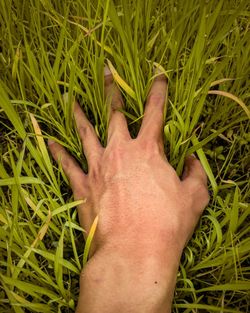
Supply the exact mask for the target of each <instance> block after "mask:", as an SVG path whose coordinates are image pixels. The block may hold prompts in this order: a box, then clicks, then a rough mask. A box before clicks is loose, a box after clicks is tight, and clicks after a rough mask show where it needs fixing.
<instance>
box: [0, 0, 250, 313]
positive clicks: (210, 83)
mask: <svg viewBox="0 0 250 313" xmlns="http://www.w3.org/2000/svg"><path fill="white" fill-rule="evenodd" d="M249 17H250V4H249V1H246V0H242V1H240V0H224V1H221V0H210V1H205V0H201V1H195V0H188V1H187V0H177V1H174V0H154V1H153V0H137V1H136V0H131V1H127V0H117V1H113V0H65V1H59V0H58V1H56V0H23V1H19V0H8V1H5V0H0V312H6V313H7V312H16V313H22V312H44V313H45V312H74V308H75V306H76V301H77V297H78V291H79V288H78V275H79V273H80V270H81V268H82V265H83V253H84V242H83V237H82V232H83V229H81V228H80V227H79V224H78V220H77V214H76V206H77V204H78V203H77V202H74V199H73V198H72V194H71V190H70V188H69V184H68V181H67V179H66V177H65V175H64V174H63V173H62V169H61V168H60V166H59V167H58V166H57V165H56V164H55V163H54V162H53V161H52V158H51V156H50V155H49V153H48V150H47V146H46V140H47V139H48V138H52V139H54V140H57V141H58V142H60V143H61V144H63V145H64V146H65V147H66V148H67V149H68V150H69V151H70V152H71V153H72V155H74V156H75V158H76V159H77V160H78V161H79V162H81V164H82V167H83V168H84V169H85V170H87V164H86V162H85V161H83V155H82V152H81V151H82V148H81V143H80V140H79V137H78V135H77V132H76V128H75V125H74V121H73V118H72V99H73V97H76V98H77V99H78V100H79V102H80V104H81V105H82V107H83V108H84V109H85V112H86V113H87V115H88V117H89V118H90V120H91V121H92V122H93V124H94V125H95V129H96V132H97V133H98V135H99V137H100V140H101V141H102V143H103V144H104V145H105V141H106V129H107V112H108V110H107V107H106V106H105V99H104V92H103V67H104V64H105V63H109V65H110V67H111V69H112V72H113V74H114V77H115V80H116V82H117V84H118V85H119V87H120V89H121V91H122V93H123V96H124V99H125V101H126V105H125V109H124V110H125V112H124V113H125V114H126V116H127V120H128V123H129V128H130V131H131V134H132V135H133V136H136V134H137V132H138V129H139V127H140V121H141V118H142V116H143V108H144V102H145V99H146V96H147V92H148V90H149V87H150V84H151V82H152V78H153V68H154V65H155V64H159V65H160V66H162V68H163V69H164V71H165V73H166V75H167V77H168V82H169V98H168V109H167V114H166V120H165V127H164V136H165V146H166V154H167V156H168V158H169V160H170V163H171V164H172V165H173V166H174V167H175V168H176V170H177V172H178V173H179V174H181V172H182V168H183V161H184V157H185V156H186V155H187V154H190V153H193V152H197V154H198V156H199V158H200V160H201V162H202V164H203V166H204V168H205V169H206V172H207V175H208V177H209V189H210V191H211V201H210V204H209V206H208V207H207V209H206V210H205V212H204V215H203V216H202V218H201V220H200V223H199V225H198V227H197V229H196V232H195V234H194V235H193V237H192V239H191V240H190V242H189V244H188V246H187V247H186V249H185V251H184V253H183V256H182V262H181V266H180V270H179V273H178V281H177V286H176V291H175V299H174V306H173V312H175V313H177V312H185V313H188V312H192V313H193V312H201V313H202V312H220V313H227V312H228V313H229V312H235V313H236V312H237V313H239V312H245V313H246V312H250V259H249V250H250V236H249V235H250V206H249V195H250V192H249V172H250V171H249V169H250V167H249V164H250V151H249V141H250V134H249V118H250V112H249V106H248V105H249V97H250V92H249V77H250V44H249V43H250V31H249V30H250V19H249ZM65 92H68V99H65V97H63V96H62V95H63V94H64V93H65ZM166 266H167V264H166Z"/></svg>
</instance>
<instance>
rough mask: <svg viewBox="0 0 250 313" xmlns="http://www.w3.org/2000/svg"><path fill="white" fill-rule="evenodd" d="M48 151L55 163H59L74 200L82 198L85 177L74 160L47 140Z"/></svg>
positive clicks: (55, 143) (63, 149) (61, 147)
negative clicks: (67, 180)
mask: <svg viewBox="0 0 250 313" xmlns="http://www.w3.org/2000/svg"><path fill="white" fill-rule="evenodd" d="M48 147H49V150H50V152H51V154H52V156H53V158H54V159H55V161H56V162H58V163H59V162H60V163H61V165H62V169H63V171H64V173H65V174H66V176H67V177H68V179H69V182H70V186H71V188H72V190H73V193H74V196H75V199H76V200H78V199H80V198H82V197H84V193H85V190H84V189H86V188H84V186H85V185H86V180H87V176H86V175H85V174H84V172H83V170H82V169H81V167H80V166H79V165H78V163H77V162H76V160H75V159H74V158H73V157H72V156H71V155H70V154H69V153H68V152H67V151H66V149H65V148H64V147H63V146H61V145H60V144H59V143H57V142H55V141H53V140H49V141H48Z"/></svg>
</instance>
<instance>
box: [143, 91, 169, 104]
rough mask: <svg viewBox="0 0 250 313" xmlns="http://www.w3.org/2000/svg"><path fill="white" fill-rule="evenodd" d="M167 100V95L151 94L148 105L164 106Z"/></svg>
mask: <svg viewBox="0 0 250 313" xmlns="http://www.w3.org/2000/svg"><path fill="white" fill-rule="evenodd" d="M164 100H165V95H164V94H163V93H161V92H152V93H151V94H149V96H148V100H147V103H148V104H153V105H154V104H155V105H157V104H162V103H163V102H164Z"/></svg>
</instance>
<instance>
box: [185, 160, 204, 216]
mask: <svg viewBox="0 0 250 313" xmlns="http://www.w3.org/2000/svg"><path fill="white" fill-rule="evenodd" d="M182 184H183V186H184V189H185V190H186V191H188V192H189V194H190V195H191V196H193V197H195V200H196V201H195V206H196V207H197V208H198V209H199V210H200V209H204V208H205V207H206V205H207V204H208V202H209V193H208V187H207V175H206V172H205V170H204V169H203V167H202V165H201V162H200V161H199V160H198V159H197V158H196V157H195V156H194V155H190V156H188V157H187V158H186V161H185V168H184V172H183V175H182Z"/></svg>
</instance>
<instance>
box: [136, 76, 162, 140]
mask: <svg viewBox="0 0 250 313" xmlns="http://www.w3.org/2000/svg"><path fill="white" fill-rule="evenodd" d="M157 72H158V73H159V71H158V70H157ZM160 73H161V72H160ZM167 91H168V85H167V80H166V77H165V75H164V74H160V75H158V76H157V77H156V78H155V79H154V81H153V84H152V87H151V89H150V91H149V94H148V98H147V103H146V107H145V112H144V117H143V120H142V125H141V128H140V131H139V134H138V138H144V139H145V140H149V141H152V140H153V141H157V142H158V143H160V144H163V122H164V106H165V103H166V98H167Z"/></svg>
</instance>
